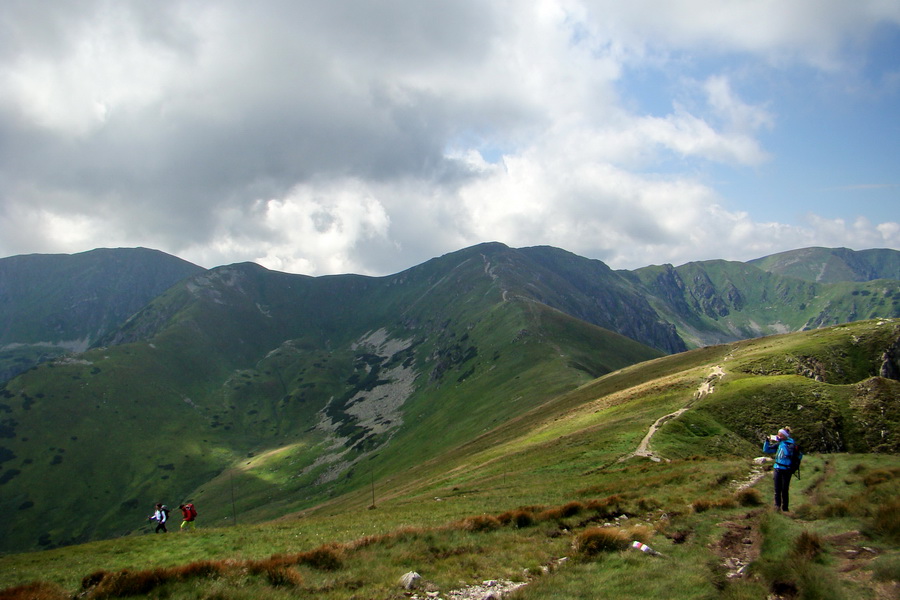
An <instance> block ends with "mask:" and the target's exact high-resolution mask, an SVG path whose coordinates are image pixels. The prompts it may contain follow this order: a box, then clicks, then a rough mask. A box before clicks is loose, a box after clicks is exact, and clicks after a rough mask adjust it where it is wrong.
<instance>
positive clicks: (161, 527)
mask: <svg viewBox="0 0 900 600" xmlns="http://www.w3.org/2000/svg"><path fill="white" fill-rule="evenodd" d="M160 530H162V532H163V533H168V532H169V530H168V529H166V523H165V521H163V522H162V523H159V524H157V526H156V531H155V532H154V533H159V532H160Z"/></svg>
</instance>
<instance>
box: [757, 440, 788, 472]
mask: <svg viewBox="0 0 900 600" xmlns="http://www.w3.org/2000/svg"><path fill="white" fill-rule="evenodd" d="M794 447H795V446H794V438H788V439H786V440H781V441H780V442H778V444H774V443H772V442H770V441H769V438H766V441H765V442H763V452H765V453H766V454H772V453H773V452H774V453H775V468H776V469H787V468H790V466H791V454H793V453H794Z"/></svg>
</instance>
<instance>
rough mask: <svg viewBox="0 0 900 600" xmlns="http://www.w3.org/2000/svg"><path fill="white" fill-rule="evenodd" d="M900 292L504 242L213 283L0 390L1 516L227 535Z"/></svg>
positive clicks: (155, 304) (225, 274) (31, 532)
mask: <svg viewBox="0 0 900 600" xmlns="http://www.w3.org/2000/svg"><path fill="white" fill-rule="evenodd" d="M897 298H900V295H898V294H897V282H892V281H885V280H881V281H873V282H865V283H852V282H844V283H836V284H828V285H825V284H813V283H810V282H803V281H800V280H797V279H793V278H788V277H782V276H779V275H777V274H773V273H767V272H765V271H763V270H761V269H758V268H756V267H752V266H749V265H746V264H742V263H730V262H726V261H709V262H707V263H690V264H688V265H684V266H682V267H678V268H674V267H669V266H666V267H647V268H646V269H643V270H639V271H636V272H631V273H629V272H621V271H612V270H610V269H609V268H608V267H606V265H604V264H603V263H601V262H599V261H591V260H588V259H584V258H581V257H578V256H576V255H573V254H571V253H568V252H565V251H562V250H559V249H554V248H546V247H538V248H526V249H518V250H517V249H511V248H508V247H506V246H504V245H503V244H497V243H491V244H482V245H479V246H475V247H472V248H467V249H464V250H461V251H459V252H454V253H451V254H448V255H445V256H442V257H438V258H435V259H432V260H430V261H427V262H426V263H423V264H421V265H418V266H416V267H413V268H411V269H408V270H407V271H404V272H402V273H398V274H396V275H392V276H388V277H364V276H356V275H343V276H329V277H318V278H312V277H307V276H302V275H290V274H285V273H277V272H272V271H268V270H266V269H264V268H263V267H260V266H259V265H255V264H252V263H244V264H237V265H229V266H226V267H219V268H216V269H212V270H210V271H205V272H201V273H199V274H196V275H194V276H193V277H190V278H188V279H185V280H182V281H181V282H179V283H178V284H177V285H175V286H173V287H171V288H169V289H168V290H166V291H165V292H164V293H162V294H161V295H159V296H157V297H156V298H155V299H153V300H152V301H151V302H150V303H149V304H147V305H146V306H145V307H144V308H143V309H141V310H140V311H138V312H137V313H135V314H134V315H133V316H132V317H131V318H129V319H128V320H127V321H126V322H125V323H124V324H123V325H122V326H121V327H120V328H118V329H117V330H115V331H113V332H111V333H109V334H108V335H107V336H105V337H104V338H103V339H102V341H101V342H100V344H101V345H99V346H97V347H95V348H93V349H91V350H89V351H87V352H85V353H82V354H77V355H72V356H67V357H63V358H61V359H59V360H56V361H52V362H48V363H46V364H44V365H42V366H40V367H38V368H36V369H33V370H31V371H29V372H27V373H24V374H23V375H21V376H20V377H18V378H16V379H14V380H12V381H9V382H7V384H6V385H5V386H4V387H3V388H2V389H0V509H2V510H5V511H8V513H9V514H14V515H15V519H11V520H8V521H7V522H4V523H0V538H2V540H3V544H5V545H4V546H2V549H3V550H6V551H10V550H19V549H24V548H32V547H36V546H39V547H52V546H56V545H61V544H69V543H74V542H80V541H85V540H89V539H96V538H99V537H108V536H114V535H124V534H129V533H134V532H137V531H140V530H141V527H142V525H141V522H142V517H143V516H144V515H145V514H146V512H147V507H148V506H149V505H150V504H152V503H153V502H155V501H156V500H157V499H163V500H165V501H167V502H170V503H171V504H177V501H178V500H181V499H185V498H193V499H195V500H197V501H198V503H200V504H203V505H205V506H208V507H209V508H207V509H205V512H204V514H205V518H206V519H208V520H209V522H212V523H231V522H233V518H234V515H233V512H232V507H231V506H230V503H225V502H222V501H221V499H222V498H226V497H230V496H231V493H232V490H234V491H235V509H236V512H237V514H239V515H241V516H240V519H241V520H242V521H261V520H265V519H270V518H274V517H277V516H280V515H283V514H285V513H289V512H292V511H296V510H300V509H304V508H308V507H310V506H314V505H317V504H319V503H321V502H325V501H328V500H329V499H333V498H339V497H342V496H343V495H344V494H347V493H350V492H352V491H354V490H357V491H358V490H365V488H366V485H367V483H370V482H371V481H372V480H373V479H375V478H379V479H381V478H388V477H390V476H392V474H395V473H400V472H404V471H408V470H414V469H416V468H417V467H418V465H420V464H421V463H422V462H423V461H428V460H430V459H436V458H437V457H441V456H443V455H444V453H445V452H447V451H448V450H450V449H452V448H458V447H466V444H468V443H469V442H471V441H472V440H473V439H477V438H479V436H481V435H484V434H486V433H487V432H490V431H493V430H495V428H497V427H500V426H501V425H502V424H503V423H507V422H510V423H514V422H518V421H517V420H518V419H520V418H521V416H522V415H523V414H530V413H529V411H531V410H533V409H535V407H543V406H544V405H545V403H546V402H547V401H549V400H551V399H553V398H557V397H561V396H560V395H561V394H564V393H565V392H567V391H569V390H572V389H574V388H577V387H578V386H579V385H581V384H584V383H585V382H587V381H590V380H591V379H593V378H595V377H597V376H600V375H603V374H604V373H608V372H610V371H615V370H617V369H621V368H623V367H626V366H628V365H632V364H635V363H643V361H646V360H647V359H650V358H653V357H656V356H659V355H660V354H662V353H663V352H672V351H675V350H677V349H679V348H685V347H686V345H685V344H684V342H683V341H682V338H683V339H686V340H689V341H690V342H691V345H701V344H704V343H709V342H710V341H731V340H735V339H740V338H744V337H748V336H752V335H759V334H761V333H768V332H772V331H775V332H784V331H792V330H796V329H801V328H804V327H811V326H814V325H819V324H827V323H831V322H841V321H844V320H853V319H858V318H863V317H865V316H888V317H889V316H892V315H896V314H897ZM679 334H680V335H681V337H679ZM673 360H675V359H673ZM676 362H677V361H676ZM804 364H806V363H804ZM807 368H811V369H813V370H815V364H813V365H812V366H809V365H807ZM631 377H634V375H633V374H632V375H631ZM685 381H686V380H685ZM623 385H624V383H623ZM680 385H681V387H680V388H678V389H677V390H676V391H673V394H676V393H677V394H680V393H681V392H683V391H684V390H685V389H687V388H689V387H690V384H688V383H684V382H683V383H682V384H680ZM860 385H862V384H860ZM882 388H884V389H890V387H889V386H888V387H884V386H881V387H879V386H875V387H874V388H873V389H874V390H875V391H873V392H872V394H871V395H872V398H873V399H872V400H871V402H869V403H868V404H866V406H870V405H871V406H876V405H878V402H880V401H881V400H880V398H881V394H882V393H883V391H884V389H882ZM879 390H880V391H879ZM854 397H855V396H854ZM673 398H674V396H673ZM673 401H674V400H673ZM867 402H868V401H867ZM863 404H865V403H863ZM872 410H874V409H872ZM434 432H440V435H435V433H434ZM835 447H837V446H835ZM110 449H114V450H110ZM60 484H62V485H64V486H65V488H66V494H65V495H63V496H60V494H59V493H58V487H59V485H60ZM72 515H83V516H85V518H82V519H73V518H72Z"/></svg>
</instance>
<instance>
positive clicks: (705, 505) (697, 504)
mask: <svg viewBox="0 0 900 600" xmlns="http://www.w3.org/2000/svg"><path fill="white" fill-rule="evenodd" d="M714 506H715V503H714V502H713V501H712V500H707V499H706V498H700V499H699V500H694V501H693V502H692V503H691V508H692V509H693V511H694V512H695V513H702V512H706V511H708V510H709V509H711V508H713V507H714Z"/></svg>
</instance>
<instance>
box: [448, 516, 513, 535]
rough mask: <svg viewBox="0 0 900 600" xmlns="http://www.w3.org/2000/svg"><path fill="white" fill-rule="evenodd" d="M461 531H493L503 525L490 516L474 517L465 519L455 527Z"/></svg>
mask: <svg viewBox="0 0 900 600" xmlns="http://www.w3.org/2000/svg"><path fill="white" fill-rule="evenodd" d="M456 526H457V527H458V528H459V529H462V530H463V531H472V532H477V531H494V530H495V529H500V527H502V526H503V524H502V523H501V522H500V519H498V518H497V517H494V516H491V515H476V516H474V517H466V518H465V519H463V520H462V521H460V522H459V523H458V524H457V525H456Z"/></svg>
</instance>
